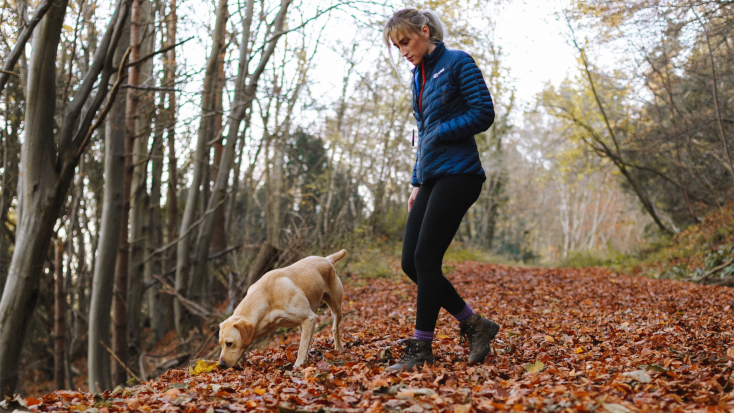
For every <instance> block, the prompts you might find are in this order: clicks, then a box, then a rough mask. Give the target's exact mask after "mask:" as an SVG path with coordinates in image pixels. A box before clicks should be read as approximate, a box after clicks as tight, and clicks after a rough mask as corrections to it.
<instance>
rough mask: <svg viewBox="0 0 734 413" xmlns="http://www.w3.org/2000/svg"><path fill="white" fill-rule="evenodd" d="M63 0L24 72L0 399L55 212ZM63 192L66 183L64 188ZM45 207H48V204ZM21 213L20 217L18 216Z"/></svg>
mask: <svg viewBox="0 0 734 413" xmlns="http://www.w3.org/2000/svg"><path fill="white" fill-rule="evenodd" d="M67 2H68V0H60V1H59V2H58V3H56V4H55V5H54V6H52V7H51V8H50V9H49V11H48V12H47V13H46V15H45V17H44V18H43V20H42V21H41V22H40V23H39V24H38V26H37V27H36V30H37V31H36V35H35V37H34V39H33V54H32V55H31V61H30V68H29V73H28V82H29V83H28V93H27V101H26V105H27V106H26V108H27V110H26V115H25V122H26V123H25V125H26V129H25V137H24V139H23V144H22V149H21V164H22V165H23V166H22V168H23V171H22V173H23V179H22V182H21V183H20V185H19V186H20V189H19V192H22V194H20V196H19V197H20V199H19V208H20V210H21V215H20V216H19V217H18V221H17V222H18V230H17V234H16V241H15V250H14V252H13V259H12V261H11V264H10V269H9V271H8V274H9V275H8V279H7V281H6V284H5V288H4V290H3V296H2V301H0V394H8V393H12V392H13V391H14V390H15V385H16V383H17V380H18V362H19V360H20V351H21V345H22V343H23V339H24V336H25V331H26V327H27V325H28V320H29V318H30V316H31V315H32V314H33V309H34V308H35V305H36V300H37V298H38V284H39V280H40V276H41V272H42V271H43V262H44V257H45V256H46V253H47V251H48V245H49V242H50V240H51V235H52V232H53V223H54V221H55V220H56V217H57V215H56V214H57V213H58V209H55V207H56V205H53V201H52V202H49V199H48V198H49V196H53V194H54V193H55V192H56V191H55V190H56V188H55V186H56V184H57V183H58V178H57V172H56V170H55V168H54V165H55V163H56V159H55V154H56V147H55V142H54V122H53V119H54V114H55V111H56V107H55V104H56V85H55V80H56V49H57V47H58V44H59V39H60V37H61V28H62V25H63V23H64V15H65V13H66V6H67ZM67 189H68V183H67ZM49 204H51V205H49ZM23 212H24V213H23Z"/></svg>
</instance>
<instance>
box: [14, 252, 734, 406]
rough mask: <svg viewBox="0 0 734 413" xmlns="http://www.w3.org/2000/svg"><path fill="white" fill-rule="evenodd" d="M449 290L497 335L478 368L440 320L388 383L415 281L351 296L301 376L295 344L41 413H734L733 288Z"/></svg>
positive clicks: (550, 284) (618, 280) (509, 284)
mask: <svg viewBox="0 0 734 413" xmlns="http://www.w3.org/2000/svg"><path fill="white" fill-rule="evenodd" d="M449 278H450V279H451V280H452V282H453V283H454V285H455V286H456V287H457V289H458V290H459V292H460V293H461V294H462V296H463V297H465V298H466V299H467V301H468V303H469V304H470V305H471V306H472V307H473V308H474V309H475V311H477V312H479V313H482V314H484V315H486V316H488V317H490V318H492V319H494V320H496V321H497V322H499V323H500V324H501V330H500V333H499V334H498V336H497V339H496V340H495V342H494V351H493V352H492V353H491V354H490V355H489V356H488V357H487V360H486V361H485V362H484V363H483V364H481V365H479V366H474V367H467V366H466V364H465V363H464V360H465V359H466V355H467V352H468V349H467V348H466V344H460V342H459V338H458V328H457V325H456V322H455V321H453V319H452V318H451V317H450V316H449V315H448V314H446V313H445V312H444V311H442V312H441V316H440V319H439V324H438V328H437V331H436V333H437V339H436V340H435V341H434V345H433V348H434V353H435V355H436V360H437V365H436V366H435V367H433V368H424V369H422V370H421V371H413V372H403V373H399V374H396V373H384V367H385V366H386V365H387V362H385V360H386V359H387V358H389V357H390V356H391V355H392V354H394V355H395V356H398V355H399V354H400V347H401V345H400V344H399V343H398V340H399V339H402V338H406V337H410V335H411V334H412V331H413V322H414V320H415V318H414V317H415V310H414V302H415V291H416V289H415V287H414V286H413V285H412V284H410V283H409V281H407V280H405V281H403V280H400V281H393V280H389V279H371V280H366V282H367V283H368V284H367V285H366V286H363V287H354V288H349V287H348V288H347V297H346V298H345V300H344V307H345V308H344V310H345V312H346V313H348V315H347V316H346V318H345V321H344V323H343V332H342V338H343V341H344V343H345V348H346V349H345V352H344V353H343V354H336V353H335V352H334V351H333V349H332V339H331V325H330V322H331V318H330V316H327V315H323V316H321V318H320V320H319V321H320V322H321V325H322V326H323V327H325V328H323V329H322V330H321V331H320V332H319V333H317V335H316V336H315V339H314V342H313V346H312V349H311V353H310V356H309V362H308V364H306V365H305V368H304V369H302V370H300V371H297V372H293V371H291V368H290V367H291V364H292V362H293V361H294V360H295V355H296V351H297V345H298V339H299V335H298V333H297V332H294V333H290V334H288V335H286V337H285V339H284V341H282V342H280V343H275V344H273V345H271V347H270V348H266V349H263V350H253V351H251V352H250V353H249V354H248V357H247V361H246V363H245V366H244V370H234V369H229V370H226V371H223V372H222V371H218V370H215V371H213V372H211V373H203V374H201V375H198V376H191V375H190V374H189V373H188V372H187V371H184V370H169V371H168V372H167V373H166V374H165V375H164V376H163V377H161V378H160V379H159V380H157V381H150V382H147V383H144V384H142V385H139V386H135V387H130V388H127V389H121V388H119V389H117V390H116V391H114V392H107V393H105V394H103V395H102V396H101V397H100V396H96V398H94V397H93V396H92V395H90V394H83V393H78V392H70V391H67V392H63V391H60V392H55V393H52V394H50V395H46V396H44V397H43V398H42V399H41V400H40V403H39V404H36V405H35V406H34V407H33V408H32V409H34V410H40V411H49V410H70V409H76V410H78V411H84V410H85V409H87V408H88V407H90V406H92V405H95V404H96V406H97V409H98V410H97V411H98V412H99V413H107V412H115V411H125V410H129V411H166V412H168V411H170V412H174V411H181V412H210V413H212V412H213V413H217V412H223V411H253V410H255V411H257V410H260V411H277V410H279V411H284V412H294V411H295V412H299V411H300V412H305V411H313V412H315V411H319V410H321V411H326V412H335V411H344V412H350V411H355V412H356V411H368V412H377V411H408V412H422V411H455V412H470V411H490V412H491V411H503V410H516V411H545V412H555V411H569V412H570V411H600V412H603V411H608V412H611V413H618V412H630V411H640V412H645V411H680V412H684V411H685V412H690V411H708V412H711V411H729V412H732V411H734V391H733V390H732V388H733V386H734V377H733V373H734V368H733V367H732V358H733V357H734V336H733V334H734V332H733V331H732V329H733V328H732V325H733V324H734V290H732V289H729V288H726V287H712V286H699V285H693V284H687V283H682V282H675V281H667V280H653V279H648V278H635V277H630V276H625V275H617V274H614V273H610V272H608V271H606V270H602V269H532V268H514V267H507V266H498V265H489V264H479V263H471V262H466V263H461V264H457V265H456V267H455V271H454V272H453V273H452V274H451V275H449ZM381 360H382V361H381ZM27 400H28V402H29V404H33V403H38V402H39V400H35V399H27ZM597 409H598V410H597ZM87 411H88V410H87Z"/></svg>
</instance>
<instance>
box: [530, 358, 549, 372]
mask: <svg viewBox="0 0 734 413" xmlns="http://www.w3.org/2000/svg"><path fill="white" fill-rule="evenodd" d="M543 369H545V364H543V362H542V361H540V360H538V361H536V362H535V363H526V364H525V370H526V371H527V372H528V373H540V372H541V371H543Z"/></svg>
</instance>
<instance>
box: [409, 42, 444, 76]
mask: <svg viewBox="0 0 734 413" xmlns="http://www.w3.org/2000/svg"><path fill="white" fill-rule="evenodd" d="M445 51H446V46H445V45H444V44H443V42H439V43H438V44H437V45H436V48H435V49H433V52H431V53H429V54H427V55H425V56H423V65H424V66H425V68H426V72H429V71H430V70H431V69H433V67H434V66H436V62H438V60H439V59H440V58H441V56H443V52H445ZM411 71H412V72H413V73H416V72H417V71H418V66H416V67H414V68H413V69H411Z"/></svg>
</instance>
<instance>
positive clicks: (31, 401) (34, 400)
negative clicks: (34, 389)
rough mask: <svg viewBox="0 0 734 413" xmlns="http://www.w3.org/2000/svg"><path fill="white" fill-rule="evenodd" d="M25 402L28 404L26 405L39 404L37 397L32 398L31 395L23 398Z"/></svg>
mask: <svg viewBox="0 0 734 413" xmlns="http://www.w3.org/2000/svg"><path fill="white" fill-rule="evenodd" d="M25 403H26V404H27V405H28V407H31V406H35V405H37V404H41V401H40V400H38V399H34V398H33V397H29V398H27V399H25Z"/></svg>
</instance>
